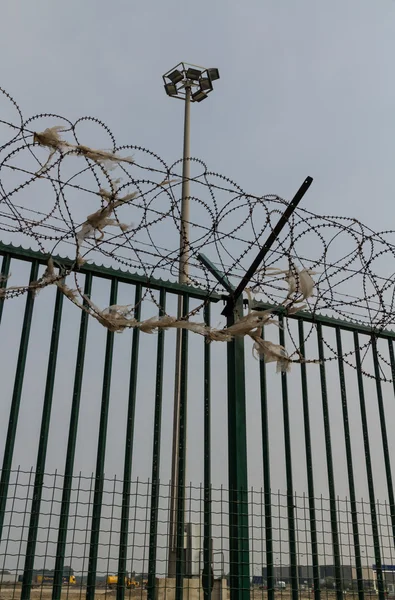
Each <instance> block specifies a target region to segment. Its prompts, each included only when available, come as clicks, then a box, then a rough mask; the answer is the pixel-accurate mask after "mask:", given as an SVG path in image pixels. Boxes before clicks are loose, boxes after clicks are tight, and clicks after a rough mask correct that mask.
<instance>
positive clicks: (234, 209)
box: [0, 88, 395, 381]
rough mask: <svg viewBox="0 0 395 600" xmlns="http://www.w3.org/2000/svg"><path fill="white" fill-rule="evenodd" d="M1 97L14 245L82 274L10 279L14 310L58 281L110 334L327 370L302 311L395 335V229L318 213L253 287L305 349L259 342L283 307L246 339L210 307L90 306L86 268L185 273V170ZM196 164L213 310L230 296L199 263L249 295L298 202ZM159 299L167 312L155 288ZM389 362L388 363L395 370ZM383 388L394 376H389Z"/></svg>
mask: <svg viewBox="0 0 395 600" xmlns="http://www.w3.org/2000/svg"><path fill="white" fill-rule="evenodd" d="M0 92H1V94H0V116H1V117H4V118H2V119H0V229H1V231H2V241H3V242H4V243H10V242H11V243H14V244H16V243H17V244H21V243H24V244H25V243H26V242H27V243H28V245H29V246H30V247H31V248H33V249H38V250H40V251H41V252H43V253H46V254H49V255H60V256H64V257H65V258H66V257H67V258H68V259H69V264H70V266H68V267H67V268H65V267H64V265H56V264H53V262H52V261H51V260H50V262H49V264H48V267H47V270H46V271H45V273H44V274H43V276H42V277H41V278H40V279H39V280H38V281H37V282H33V283H31V284H30V285H29V286H13V285H12V277H11V278H10V279H8V280H7V281H6V280H5V279H3V281H2V282H0V285H1V301H3V300H7V299H11V298H15V297H17V296H20V295H21V294H25V293H27V292H28V291H29V290H30V291H36V290H38V289H41V288H43V287H46V286H47V285H57V286H58V287H59V288H60V289H61V290H62V291H63V292H64V293H65V294H66V296H67V297H68V298H69V299H70V300H71V301H72V302H74V303H75V304H76V305H77V306H79V307H80V308H81V309H83V310H87V311H88V312H89V313H90V314H91V315H92V316H93V317H95V318H97V320H99V321H100V322H101V323H102V324H103V325H104V326H106V327H108V328H109V329H110V330H113V331H122V330H123V329H125V328H127V327H140V329H141V330H142V331H149V332H152V331H154V330H156V329H158V327H188V328H189V329H191V330H193V331H196V333H200V334H202V335H205V336H206V338H207V340H208V341H212V340H222V341H228V340H229V339H232V337H233V336H234V335H249V336H250V337H252V338H253V341H254V347H255V350H256V351H257V353H258V355H259V356H260V357H261V358H264V359H265V360H267V361H268V362H270V360H273V361H275V362H277V366H278V367H279V368H280V370H284V369H285V368H288V367H289V364H290V362H301V361H306V362H311V361H317V357H309V356H306V357H303V356H301V353H300V352H299V347H298V342H297V340H296V339H295V336H294V335H293V334H292V331H291V328H290V327H289V323H288V318H287V314H289V313H291V312H296V311H298V310H299V309H300V308H302V307H304V308H305V309H306V310H308V311H309V312H310V313H312V315H313V316H314V315H315V314H321V315H322V314H325V315H328V316H330V317H334V318H340V319H345V320H347V321H352V322H353V323H356V324H360V325H364V326H368V327H369V328H371V330H372V332H373V331H374V332H377V331H382V330H384V329H391V328H392V327H393V324H394V320H395V317H394V302H395V279H394V275H393V270H394V267H393V265H394V264H395V263H394V260H393V259H394V256H395V231H393V230H388V231H382V232H380V233H377V232H374V231H372V230H371V229H370V228H369V227H367V226H366V225H363V224H362V223H360V222H359V221H358V220H356V219H351V218H345V217H335V216H326V215H316V214H313V213H311V212H309V211H306V210H304V209H303V208H299V209H297V210H296V211H295V212H294V213H293V215H292V217H291V218H290V220H289V222H288V223H287V225H286V226H285V228H284V229H283V231H282V233H281V235H280V237H279V238H278V239H277V241H276V242H275V243H274V245H273V247H272V248H271V250H270V252H269V253H268V255H267V256H266V258H265V263H264V264H263V265H261V267H260V268H259V270H258V271H257V272H256V273H255V275H254V276H253V278H252V280H251V282H250V284H249V288H248V290H247V293H248V297H249V299H250V300H251V299H252V300H259V301H262V302H263V303H267V304H270V305H272V306H273V307H274V308H275V307H279V306H281V307H282V308H283V309H284V310H285V316H284V326H285V327H286V328H287V329H288V332H289V336H290V339H291V343H292V344H293V346H294V347H293V348H292V353H290V349H287V351H285V350H284V349H282V348H281V347H280V346H277V345H276V344H272V347H269V346H268V344H270V342H267V343H266V346H265V348H263V347H262V343H263V342H262V341H259V340H262V336H261V332H262V327H263V326H264V325H266V324H269V323H272V322H273V319H272V318H271V315H272V313H273V312H274V309H273V310H272V311H270V310H269V311H267V312H266V313H259V314H258V313H257V312H256V311H254V310H252V311H251V310H249V313H248V314H247V316H246V317H244V321H243V322H242V323H239V324H238V325H237V324H236V325H235V326H234V329H233V330H230V329H229V328H226V327H225V326H224V327H223V328H222V329H221V328H219V329H215V330H214V329H210V328H208V327H207V326H205V324H204V323H196V322H195V321H194V320H193V317H194V316H195V315H197V313H198V312H199V311H200V310H201V308H202V306H199V307H198V308H195V309H194V310H193V311H191V312H190V313H189V314H188V315H187V316H186V317H183V318H182V319H176V317H174V316H172V315H167V314H165V315H164V317H163V318H162V320H158V318H156V317H152V318H151V319H148V320H147V321H146V322H142V323H137V322H136V321H135V320H134V319H133V317H132V315H133V314H134V309H135V307H133V306H128V307H108V308H107V309H103V308H102V307H96V306H95V305H94V304H93V302H92V301H91V299H89V298H85V297H84V296H83V292H82V290H81V287H80V285H79V281H78V269H79V268H80V267H81V265H82V264H84V262H86V261H91V262H94V263H96V264H98V263H101V264H103V265H105V266H112V267H117V268H121V269H124V270H128V271H132V272H135V273H138V274H144V275H145V277H147V279H148V280H150V279H152V278H155V279H167V280H169V279H170V280H176V278H177V277H178V275H179V265H180V253H181V251H180V243H179V239H180V232H181V186H182V160H179V161H177V162H175V163H173V164H171V165H167V164H166V163H165V161H164V160H163V159H161V158H160V157H159V156H157V155H156V154H155V153H153V152H151V151H150V150H147V149H146V148H142V147H140V146H134V145H124V146H118V145H117V143H116V140H115V137H114V135H113V134H112V132H111V131H110V130H109V128H108V127H107V126H106V125H105V124H104V123H103V122H102V121H100V120H99V119H96V118H94V117H82V118H79V119H77V120H76V121H75V122H71V121H70V120H68V119H66V118H64V117H61V116H59V115H54V114H39V115H35V116H33V117H30V118H28V119H27V120H25V119H24V117H23V115H22V112H21V109H20V107H19V106H18V104H17V103H16V102H15V101H14V100H13V98H11V96H10V95H9V94H8V93H7V92H6V91H4V90H2V89H1V88H0ZM98 148H107V150H99V149H98ZM190 161H191V172H192V174H191V177H190V189H191V192H190V194H191V195H190V197H189V202H190V219H189V241H188V252H189V272H188V280H189V282H190V284H191V285H193V286H198V287H200V288H202V289H204V290H205V291H206V293H207V301H208V298H209V297H210V295H211V294H213V293H214V292H215V293H219V294H225V290H224V289H223V288H222V286H221V284H220V283H219V282H218V281H217V280H216V279H215V278H214V277H213V275H212V274H211V272H210V271H209V270H208V269H207V268H206V267H205V266H204V265H203V264H202V263H201V262H200V260H199V259H198V255H199V253H201V252H204V254H205V255H207V256H208V257H209V259H210V260H211V262H212V263H214V264H215V265H216V267H217V268H218V269H219V270H220V271H221V272H222V273H223V274H224V275H225V276H226V277H227V278H228V279H229V280H230V281H232V282H233V283H234V284H236V285H237V283H238V280H239V279H240V278H241V277H242V276H243V275H244V273H245V271H246V270H247V268H248V267H249V265H250V264H251V261H252V259H253V258H254V257H255V255H256V254H257V252H258V250H259V248H260V247H262V245H263V244H264V242H265V240H266V239H267V237H268V235H269V233H270V232H271V231H272V229H273V227H274V226H275V225H276V223H277V221H278V219H279V217H280V215H281V214H282V213H283V212H284V210H285V208H286V206H287V202H286V201H285V200H284V199H282V198H280V197H279V196H277V195H275V194H270V195H264V196H257V195H252V194H248V193H246V192H245V191H244V190H243V189H242V188H241V187H240V186H239V185H237V183H235V182H234V181H232V180H231V179H230V178H228V177H225V176H223V175H220V174H218V173H215V172H212V171H210V170H209V169H208V167H207V165H206V164H205V163H204V162H203V161H201V160H199V159H195V158H191V159H190ZM183 231H184V230H183ZM185 243H186V242H185ZM71 278H72V279H73V283H72V285H71V284H70V281H69V280H70V279H71ZM145 294H150V295H151V300H153V302H155V304H156V305H158V302H157V300H155V298H154V296H153V294H152V292H150V289H149V288H147V289H146V291H145ZM143 299H144V296H143ZM203 304H204V302H203ZM250 306H251V305H250ZM314 327H315V326H314V324H312V325H311V326H310V329H309V331H308V332H307V333H306V339H308V338H309V336H310V335H311V332H312V331H313V329H314ZM324 342H325V344H326V347H327V349H328V352H327V354H328V356H327V357H325V360H334V359H336V358H337V353H336V349H335V348H334V347H332V345H331V343H330V342H329V341H328V340H324ZM370 345H371V338H370V337H369V338H368V341H367V342H366V343H364V344H362V345H361V349H363V350H365V354H366V351H367V349H368V348H369V347H370ZM273 353H274V355H273ZM351 354H353V351H348V352H345V353H344V354H343V359H344V361H345V362H346V363H347V364H350V365H351V366H354V363H353V361H352V360H350V358H349V357H350V355H351ZM379 357H380V361H381V364H382V365H387V366H388V367H389V366H390V365H389V362H388V361H387V359H386V358H385V357H384V356H382V355H381V354H379ZM321 358H322V357H321ZM354 368H355V366H354ZM364 372H365V374H367V375H368V376H373V375H372V374H371V373H370V372H368V371H364ZM382 379H383V380H387V381H388V380H390V377H389V376H386V375H384V373H382Z"/></svg>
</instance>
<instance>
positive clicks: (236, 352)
mask: <svg viewBox="0 0 395 600" xmlns="http://www.w3.org/2000/svg"><path fill="white" fill-rule="evenodd" d="M242 316H243V301H242V299H241V298H239V300H238V301H237V303H236V307H235V310H234V311H233V312H232V314H231V315H230V316H229V317H228V319H227V325H228V327H229V326H231V325H233V323H235V322H236V319H237V318H240V317H242ZM227 354H228V357H227V370H228V463H229V562H230V600H249V598H250V573H249V570H250V564H249V540H248V487H247V486H248V477H247V434H246V402H245V400H246V399H245V356H244V339H243V337H241V336H236V337H235V338H234V339H233V340H232V341H231V342H228V344H227Z"/></svg>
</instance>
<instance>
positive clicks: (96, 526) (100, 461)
mask: <svg viewBox="0 0 395 600" xmlns="http://www.w3.org/2000/svg"><path fill="white" fill-rule="evenodd" d="M117 292H118V280H117V279H115V278H113V279H112V281H111V292H110V306H111V305H113V304H116V302H117ZM113 350H114V333H113V332H112V331H108V332H107V341H106V353H105V360H104V374H103V389H102V401H101V409H100V424H99V437H98V442H97V456H96V473H95V491H94V494H93V509H92V524H91V539H90V545H89V563H88V577H87V582H86V600H95V588H96V571H97V557H98V549H99V537H100V522H101V511H102V504H103V486H104V463H105V458H106V442H107V423H108V411H109V406H110V390H111V373H112V357H113Z"/></svg>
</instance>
